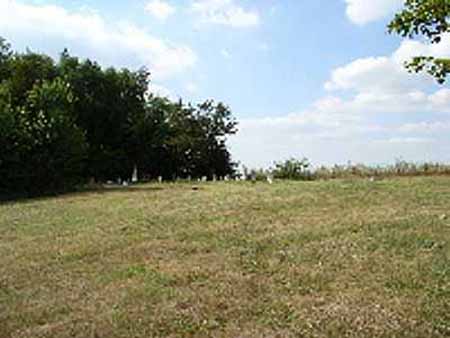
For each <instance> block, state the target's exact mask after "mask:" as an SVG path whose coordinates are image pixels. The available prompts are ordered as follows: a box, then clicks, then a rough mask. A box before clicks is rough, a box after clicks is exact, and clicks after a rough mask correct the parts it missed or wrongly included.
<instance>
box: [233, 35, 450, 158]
mask: <svg viewBox="0 0 450 338" xmlns="http://www.w3.org/2000/svg"><path fill="white" fill-rule="evenodd" d="M447 38H448V37H445V39H447ZM412 46H414V48H412ZM436 48H437V47H436V46H427V45H423V44H421V43H414V44H413V45H411V41H408V40H407V41H404V42H403V43H402V44H401V45H400V47H399V48H398V49H397V50H396V51H395V52H394V53H393V54H392V55H390V56H381V57H368V58H362V59H357V60H355V61H353V62H350V63H349V64H347V65H344V66H342V67H339V68H337V69H335V70H334V71H333V72H332V74H331V78H330V79H329V81H327V82H326V84H325V88H326V89H327V90H328V91H330V92H332V95H329V96H326V97H324V98H322V99H320V100H318V101H316V102H315V103H314V104H312V105H311V106H310V108H308V109H307V110H306V111H303V112H299V113H294V114H289V115H285V116H279V117H267V118H259V119H244V120H241V124H240V132H239V133H238V134H237V135H236V136H235V137H234V138H233V139H232V142H231V144H232V149H233V153H234V154H235V159H236V160H245V161H246V162H245V163H246V164H247V165H249V166H269V165H271V164H273V163H272V161H274V160H282V159H285V158H288V157H292V156H296V157H300V156H306V157H308V158H310V159H311V160H312V161H313V162H314V163H316V164H317V163H319V164H323V163H324V164H333V163H346V162H347V160H352V161H353V162H365V163H371V164H377V163H378V164H381V163H387V162H391V163H392V162H393V161H395V159H396V158H400V157H402V158H404V159H406V160H411V161H425V160H429V161H450V152H449V151H448V150H449V149H450V137H449V133H450V89H449V88H445V87H444V88H439V89H437V90H434V91H432V88H434V87H435V85H434V80H433V79H432V78H431V77H429V76H428V75H426V74H420V75H417V74H410V73H408V72H407V71H406V70H405V69H404V66H403V62H404V60H407V59H409V58H410V57H411V56H412V55H416V54H415V52H417V51H424V53H427V55H440V56H449V55H450V52H449V51H448V49H449V48H450V44H449V45H447V47H444V48H440V49H436Z"/></svg>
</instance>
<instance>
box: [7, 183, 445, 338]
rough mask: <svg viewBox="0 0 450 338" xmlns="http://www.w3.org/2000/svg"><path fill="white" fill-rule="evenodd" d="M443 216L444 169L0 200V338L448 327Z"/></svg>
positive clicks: (308, 333)
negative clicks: (372, 178) (429, 173)
mask: <svg viewBox="0 0 450 338" xmlns="http://www.w3.org/2000/svg"><path fill="white" fill-rule="evenodd" d="M444 215H445V216H444ZM448 216H450V178H446V177H436V178H432V177H431V178H412V179H393V180H384V181H376V182H368V181H363V180H355V181H330V182H308V183H294V182H279V183H276V184H274V185H266V184H262V183H257V184H251V183H214V184H213V183H206V184H201V185H200V186H199V190H198V191H193V190H192V189H191V186H190V185H189V184H165V185H156V184H155V185H144V186H138V187H134V188H129V189H123V190H116V191H107V190H106V191H97V192H87V193H79V194H72V195H66V196H62V197H59V198H46V199H40V200H30V201H21V202H15V203H5V204H2V205H0V337H1V338H9V337H14V338H16V337H24V338H25V337H26V338H28V337H58V338H65V337H80V338H85V337H108V338H109V337H236V338H237V337H242V338H243V337H431V336H434V337H445V336H449V335H450V218H448Z"/></svg>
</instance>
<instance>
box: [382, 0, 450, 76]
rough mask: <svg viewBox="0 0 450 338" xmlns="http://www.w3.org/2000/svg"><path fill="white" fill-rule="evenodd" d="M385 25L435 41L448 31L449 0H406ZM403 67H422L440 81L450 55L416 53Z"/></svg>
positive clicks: (449, 70) (448, 70)
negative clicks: (437, 55)
mask: <svg viewBox="0 0 450 338" xmlns="http://www.w3.org/2000/svg"><path fill="white" fill-rule="evenodd" d="M388 29H389V32H391V33H397V34H399V35H401V36H403V37H409V38H417V37H421V38H424V39H425V40H426V41H428V42H429V43H431V44H438V43H440V42H441V40H442V36H443V35H444V34H448V33H449V32H450V0H406V1H405V7H404V9H403V10H402V11H401V12H399V13H397V14H396V15H395V18H394V19H393V20H392V21H391V22H390V24H389V26H388ZM407 68H408V69H409V70H411V71H415V72H421V71H426V72H427V73H429V74H430V75H432V76H433V77H435V78H436V80H437V81H438V82H439V83H441V84H442V83H444V82H445V80H446V77H447V75H448V74H449V73H450V59H448V58H434V57H433V56H430V55H418V56H416V57H414V58H413V59H412V61H411V62H408V63H407Z"/></svg>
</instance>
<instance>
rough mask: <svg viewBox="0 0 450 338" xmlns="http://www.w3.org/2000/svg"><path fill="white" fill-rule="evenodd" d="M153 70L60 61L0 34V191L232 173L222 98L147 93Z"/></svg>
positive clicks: (229, 127) (229, 123)
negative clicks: (13, 44)
mask: <svg viewBox="0 0 450 338" xmlns="http://www.w3.org/2000/svg"><path fill="white" fill-rule="evenodd" d="M148 85H149V73H148V72H147V71H146V70H145V69H140V70H138V71H130V70H127V69H121V70H117V69H114V68H108V69H103V68H102V67H101V66H100V65H99V64H97V63H96V62H94V61H91V60H80V59H79V58H77V57H74V56H71V55H70V54H69V53H68V51H64V52H63V53H62V54H61V57H60V59H59V60H58V62H55V61H54V60H52V59H51V58H50V57H48V56H46V55H42V54H36V53H32V52H29V51H28V52H26V53H23V54H20V53H13V52H12V51H11V49H10V46H9V44H7V43H6V42H5V41H4V40H3V39H0V148H1V149H2V151H1V152H0V177H1V180H0V195H3V196H4V195H11V194H26V195H38V194H42V193H45V192H47V191H60V190H67V189H71V188H73V187H74V186H75V185H77V184H79V183H82V182H87V181H88V180H91V179H94V180H95V181H97V182H105V181H108V180H117V179H118V178H121V179H128V178H130V176H131V174H132V171H133V168H134V167H135V166H137V167H138V168H139V173H140V175H141V177H145V178H149V179H151V178H156V177H158V176H163V177H165V178H166V179H175V178H187V177H203V176H207V177H213V176H214V175H216V176H225V175H231V174H233V173H234V170H235V166H234V164H233V163H232V161H231V156H230V154H229V152H228V149H227V146H226V137H227V135H230V134H234V133H235V132H236V121H235V120H234V118H233V116H232V114H231V111H230V109H229V108H228V107H227V106H226V105H224V104H223V103H215V102H214V101H211V100H208V101H205V102H204V103H202V104H199V105H196V106H194V105H192V104H185V103H184V102H182V101H179V102H172V101H170V100H168V99H166V98H161V97H156V96H153V95H152V94H149V93H148Z"/></svg>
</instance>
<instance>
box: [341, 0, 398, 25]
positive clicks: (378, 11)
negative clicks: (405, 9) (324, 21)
mask: <svg viewBox="0 0 450 338" xmlns="http://www.w3.org/2000/svg"><path fill="white" fill-rule="evenodd" d="M345 1H346V3H347V16H348V18H349V19H350V20H351V21H352V22H353V23H355V24H357V25H365V24H367V23H369V22H373V21H377V20H379V19H383V18H385V17H386V16H388V15H390V14H392V13H394V12H395V11H396V10H398V9H400V8H401V6H402V5H403V2H404V0H345Z"/></svg>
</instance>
